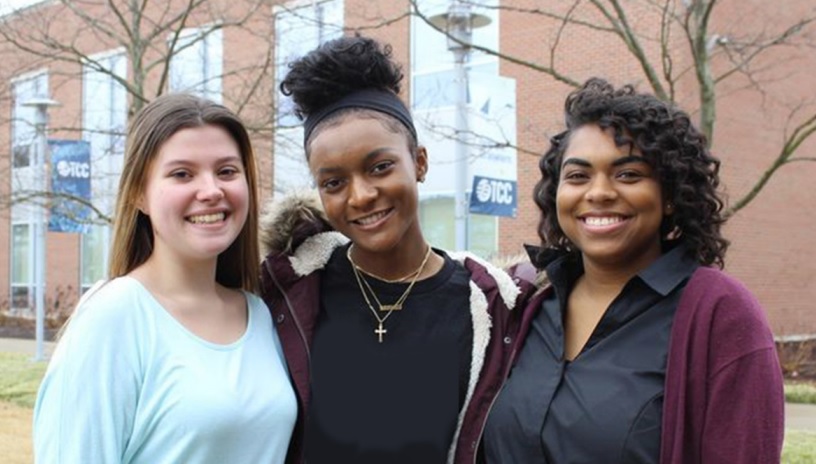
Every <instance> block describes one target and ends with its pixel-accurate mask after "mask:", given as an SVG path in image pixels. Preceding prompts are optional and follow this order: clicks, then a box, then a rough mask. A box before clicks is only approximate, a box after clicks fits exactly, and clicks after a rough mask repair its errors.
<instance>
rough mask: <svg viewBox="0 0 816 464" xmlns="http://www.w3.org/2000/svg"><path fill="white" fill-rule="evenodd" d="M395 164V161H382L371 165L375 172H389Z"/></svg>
mask: <svg viewBox="0 0 816 464" xmlns="http://www.w3.org/2000/svg"><path fill="white" fill-rule="evenodd" d="M393 165H394V162H393V161H381V162H379V163H377V164H375V165H374V166H372V167H371V172H372V173H374V174H382V173H384V172H387V171H388V170H389V169H390V168H391V166H393Z"/></svg>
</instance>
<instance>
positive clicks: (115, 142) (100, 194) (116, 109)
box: [78, 48, 128, 293]
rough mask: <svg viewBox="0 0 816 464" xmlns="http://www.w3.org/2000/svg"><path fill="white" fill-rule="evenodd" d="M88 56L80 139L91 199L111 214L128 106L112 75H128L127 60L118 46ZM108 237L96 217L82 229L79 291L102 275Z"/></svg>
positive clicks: (107, 227)
mask: <svg viewBox="0 0 816 464" xmlns="http://www.w3.org/2000/svg"><path fill="white" fill-rule="evenodd" d="M89 61H90V62H91V63H93V64H91V63H86V64H85V65H84V66H83V73H82V78H83V79H82V129H83V132H82V139H83V140H86V141H87V142H89V143H90V145H91V166H92V168H91V203H92V204H93V205H94V207H96V208H97V209H99V210H100V211H101V212H102V213H103V214H106V215H107V216H108V217H112V216H113V210H114V207H115V202H116V191H117V188H118V180H119V176H120V175H121V172H122V166H123V164H124V154H125V132H126V130H127V111H128V108H127V90H126V89H125V87H124V85H123V84H122V83H121V82H119V81H118V79H117V78H121V79H127V73H128V60H127V55H126V53H125V50H124V49H121V48H118V49H114V50H109V51H106V52H103V53H99V54H96V55H93V56H91V57H89ZM98 67H102V68H103V69H105V70H107V71H99V70H98V69H97V68H98ZM111 73H112V74H113V75H112V74H111ZM114 76H115V77H114ZM110 240H111V227H110V225H108V224H102V223H99V221H94V223H93V224H92V225H91V226H90V228H89V230H88V232H87V233H85V234H82V237H81V239H80V260H79V268H80V271H79V276H78V279H79V287H80V289H81V292H82V293H84V292H85V291H86V290H87V289H88V288H90V287H91V286H92V285H93V284H94V282H96V281H97V280H99V279H104V278H105V277H106V276H107V274H108V254H109V248H110ZM92 244H96V246H97V247H98V249H96V250H94V249H93V245H92ZM89 258H93V259H94V261H98V262H95V265H94V266H91V269H88V268H86V265H87V263H86V262H87V260H88V259H89ZM94 267H96V268H97V269H98V270H97V271H96V272H93V268H94Z"/></svg>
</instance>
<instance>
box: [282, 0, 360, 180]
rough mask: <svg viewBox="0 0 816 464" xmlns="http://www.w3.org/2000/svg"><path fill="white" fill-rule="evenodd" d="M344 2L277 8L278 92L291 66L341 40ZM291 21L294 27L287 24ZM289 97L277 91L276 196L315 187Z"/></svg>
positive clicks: (334, 0)
mask: <svg viewBox="0 0 816 464" xmlns="http://www.w3.org/2000/svg"><path fill="white" fill-rule="evenodd" d="M344 8H345V5H344V1H343V0H322V1H311V0H310V1H302V0H301V1H293V2H287V3H286V4H284V5H280V6H277V7H275V9H274V10H273V12H274V18H275V57H276V66H275V89H278V88H279V86H280V82H281V81H282V80H283V78H284V76H285V75H286V72H287V71H288V69H289V68H288V64H289V63H290V62H292V61H294V60H295V59H297V58H299V57H301V56H303V55H304V54H306V53H307V52H309V51H311V50H312V49H314V48H316V47H317V46H318V45H319V44H321V43H324V42H326V41H329V40H332V39H335V38H338V37H341V36H342V34H343V21H344ZM290 18H291V19H292V20H293V21H292V23H291V24H287V23H286V21H288V20H289V19H290ZM291 108H292V104H291V102H290V100H289V97H286V96H284V95H283V94H282V93H280V92H279V91H277V90H276V92H275V121H276V125H277V129H276V130H275V156H274V160H273V162H274V166H275V167H274V177H275V178H274V194H275V195H277V194H279V193H280V194H285V193H287V192H289V191H291V190H293V189H298V188H302V187H306V186H311V185H312V184H313V181H312V177H311V174H310V173H309V167H308V165H307V164H306V159H305V157H304V154H303V126H302V124H301V123H300V121H299V120H298V119H297V118H296V117H295V116H294V114H293V113H292V110H291Z"/></svg>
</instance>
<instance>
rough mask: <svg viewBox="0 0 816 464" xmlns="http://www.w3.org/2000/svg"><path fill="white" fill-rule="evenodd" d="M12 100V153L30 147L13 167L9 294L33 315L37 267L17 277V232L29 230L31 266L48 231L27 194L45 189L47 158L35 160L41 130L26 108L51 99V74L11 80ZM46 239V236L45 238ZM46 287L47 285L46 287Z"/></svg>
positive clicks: (18, 309) (14, 305)
mask: <svg viewBox="0 0 816 464" xmlns="http://www.w3.org/2000/svg"><path fill="white" fill-rule="evenodd" d="M11 87H12V96H13V99H14V106H13V108H12V114H13V116H12V122H11V146H12V153H13V152H14V151H15V150H16V149H17V147H19V146H23V145H26V146H27V147H28V156H29V162H28V163H27V164H26V165H24V166H20V165H18V166H14V163H13V162H12V163H11V164H12V166H11V192H12V205H11V234H12V235H11V241H10V242H11V243H10V246H9V248H10V250H9V251H10V253H9V255H10V257H11V259H10V260H9V277H10V278H9V294H10V295H11V303H10V304H11V310H12V311H13V312H14V313H15V314H30V313H31V312H33V304H34V303H33V302H34V295H35V293H36V286H37V282H36V279H35V276H34V267H33V266H31V265H29V266H28V272H27V275H25V276H16V275H14V274H15V272H14V271H15V264H16V263H15V262H14V260H15V259H16V257H17V253H16V250H15V243H14V229H15V228H16V227H21V226H26V227H28V233H27V239H26V241H27V244H26V247H27V248H28V251H27V253H26V254H27V255H28V256H27V257H23V258H22V259H27V260H28V262H29V263H34V261H35V256H34V251H35V249H36V247H35V243H34V241H35V240H36V239H37V235H36V233H35V231H36V228H37V227H38V225H39V227H45V226H46V224H45V223H43V222H42V221H43V220H44V217H43V215H41V214H39V213H40V209H39V208H40V207H41V206H38V205H37V204H35V203H32V202H28V201H25V200H24V198H25V197H26V196H28V194H27V192H26V191H27V190H29V189H30V188H31V187H30V186H32V185H41V184H40V183H39V179H38V177H39V176H44V175H45V169H44V166H43V165H42V164H41V163H40V164H37V163H36V161H37V160H38V159H39V160H41V161H44V157H38V156H35V153H34V150H37V143H36V142H37V130H36V126H35V118H36V116H35V112H36V109H34V108H31V107H27V106H23V103H25V101H26V100H28V99H30V98H32V97H37V96H46V95H49V89H48V72H47V71H46V70H39V71H34V72H31V73H27V74H23V75H20V76H18V77H16V78H14V79H12V80H11ZM43 237H44V234H43ZM42 285H44V283H42ZM23 288H25V289H27V297H26V299H27V301H28V303H27V304H26V305H21V304H19V300H18V299H17V298H15V294H16V293H17V292H18V291H19V290H20V289H23Z"/></svg>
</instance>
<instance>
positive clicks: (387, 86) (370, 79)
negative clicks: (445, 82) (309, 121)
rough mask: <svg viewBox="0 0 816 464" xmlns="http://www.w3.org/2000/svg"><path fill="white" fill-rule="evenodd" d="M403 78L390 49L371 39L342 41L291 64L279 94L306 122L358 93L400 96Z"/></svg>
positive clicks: (336, 40)
mask: <svg viewBox="0 0 816 464" xmlns="http://www.w3.org/2000/svg"><path fill="white" fill-rule="evenodd" d="M402 78H403V73H402V68H401V67H400V66H399V65H398V64H397V63H395V62H394V61H392V60H391V46H390V45H381V44H380V43H379V42H377V41H375V40H374V39H371V38H368V37H361V36H354V37H342V38H339V39H335V40H330V41H328V42H326V43H324V44H322V45H320V46H319V47H318V48H316V49H314V50H312V51H311V52H309V53H307V54H306V55H305V56H303V57H302V58H299V59H297V60H296V61H294V62H292V63H290V64H289V72H288V73H287V74H286V77H285V78H284V80H283V82H281V84H280V90H281V92H282V93H283V94H284V95H287V96H291V97H292V100H293V101H294V103H295V114H296V115H297V116H298V117H299V118H301V119H305V118H307V117H308V116H309V115H310V114H312V113H315V112H317V111H320V109H321V108H323V107H325V106H326V105H329V104H331V103H334V102H335V101H337V100H339V99H341V98H343V97H344V96H346V95H348V94H350V93H353V92H356V91H358V90H364V89H376V90H388V91H391V92H394V93H395V94H399V92H400V82H401V81H402Z"/></svg>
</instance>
